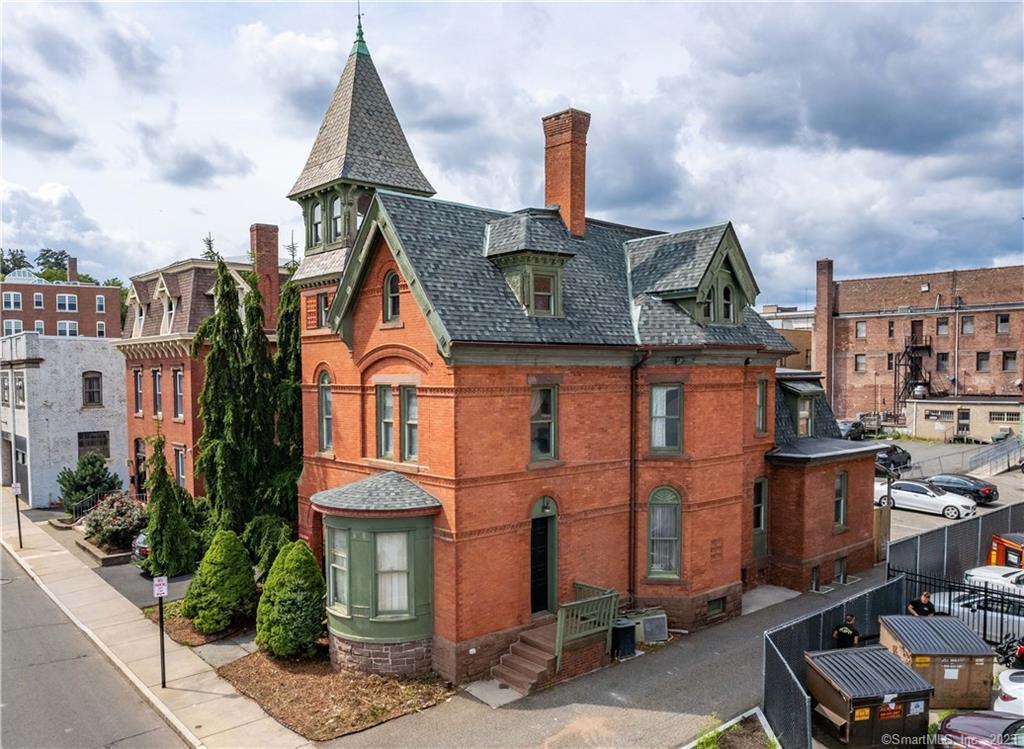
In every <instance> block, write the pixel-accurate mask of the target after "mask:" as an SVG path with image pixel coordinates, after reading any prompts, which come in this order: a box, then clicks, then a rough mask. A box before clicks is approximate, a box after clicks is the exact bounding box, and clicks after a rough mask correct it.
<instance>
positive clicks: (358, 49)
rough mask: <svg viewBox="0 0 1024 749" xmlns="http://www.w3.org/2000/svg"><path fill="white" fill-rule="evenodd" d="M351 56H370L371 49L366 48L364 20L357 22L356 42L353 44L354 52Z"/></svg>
mask: <svg viewBox="0 0 1024 749" xmlns="http://www.w3.org/2000/svg"><path fill="white" fill-rule="evenodd" d="M349 54H350V55H368V54H370V48H369V47H367V46H366V40H364V39H363V19H362V18H360V19H358V20H357V21H356V40H355V41H354V42H353V43H352V51H351V52H349Z"/></svg>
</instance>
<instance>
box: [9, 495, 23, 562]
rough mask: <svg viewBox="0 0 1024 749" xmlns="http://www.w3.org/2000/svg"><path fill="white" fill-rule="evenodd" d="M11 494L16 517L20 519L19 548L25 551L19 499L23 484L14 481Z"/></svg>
mask: <svg viewBox="0 0 1024 749" xmlns="http://www.w3.org/2000/svg"><path fill="white" fill-rule="evenodd" d="M11 494H13V495H14V516H15V517H16V518H17V519H18V548H19V549H24V548H25V545H24V544H23V543H22V541H21V508H20V507H19V506H18V497H20V496H21V483H20V482H18V481H14V482H12V483H11Z"/></svg>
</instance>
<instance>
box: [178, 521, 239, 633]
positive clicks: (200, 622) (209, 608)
mask: <svg viewBox="0 0 1024 749" xmlns="http://www.w3.org/2000/svg"><path fill="white" fill-rule="evenodd" d="M256 599H257V592H256V582H255V581H254V580H253V573H252V563H251V562H250V561H249V554H248V552H246V550H245V547H244V546H243V545H242V542H241V541H240V540H239V538H238V536H237V535H236V534H235V533H234V531H225V530H220V531H217V533H216V534H215V535H214V537H213V542H212V543H211V544H210V548H209V549H207V551H206V554H204V555H203V561H202V562H200V563H199V570H198V571H197V572H196V576H195V577H193V578H192V582H191V583H190V584H189V586H188V593H186V594H185V600H184V601H183V602H182V613H183V614H184V615H185V616H187V617H190V618H191V619H192V625H193V626H194V627H195V628H196V629H198V630H199V631H200V632H202V633H204V634H211V633H213V632H220V631H221V630H223V629H226V628H227V627H228V625H229V624H231V619H232V618H233V617H235V616H244V615H247V614H251V613H252V610H253V607H254V606H255V604H256Z"/></svg>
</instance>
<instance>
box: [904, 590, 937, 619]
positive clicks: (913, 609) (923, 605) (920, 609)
mask: <svg viewBox="0 0 1024 749" xmlns="http://www.w3.org/2000/svg"><path fill="white" fill-rule="evenodd" d="M907 613H908V614H910V615H911V616H935V604H934V603H932V596H931V593H929V592H928V591H927V590H926V591H924V592H923V593H921V597H920V598H915V599H914V600H913V601H911V602H910V603H908V604H907Z"/></svg>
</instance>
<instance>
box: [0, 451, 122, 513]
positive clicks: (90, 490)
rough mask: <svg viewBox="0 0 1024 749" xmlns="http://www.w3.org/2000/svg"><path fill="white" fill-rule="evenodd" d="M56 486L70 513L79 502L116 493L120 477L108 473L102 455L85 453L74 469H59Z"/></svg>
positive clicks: (119, 485) (119, 484)
mask: <svg viewBox="0 0 1024 749" xmlns="http://www.w3.org/2000/svg"><path fill="white" fill-rule="evenodd" d="M4 457H7V456H4ZM57 486H59V487H60V496H61V501H62V502H63V504H64V509H65V510H67V512H68V513H70V512H71V511H72V509H73V508H74V507H75V505H77V504H78V503H79V502H83V501H85V500H87V499H94V498H95V497H97V496H99V495H102V494H109V493H111V492H116V491H118V490H119V489H120V488H121V477H120V476H118V475H117V474H115V473H111V472H110V469H109V468H107V461H106V458H104V457H103V456H102V455H100V454H99V453H86V454H85V455H83V456H82V457H81V458H79V459H78V464H77V465H76V466H75V467H74V468H68V467H64V468H62V469H61V471H60V473H58V474H57Z"/></svg>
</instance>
